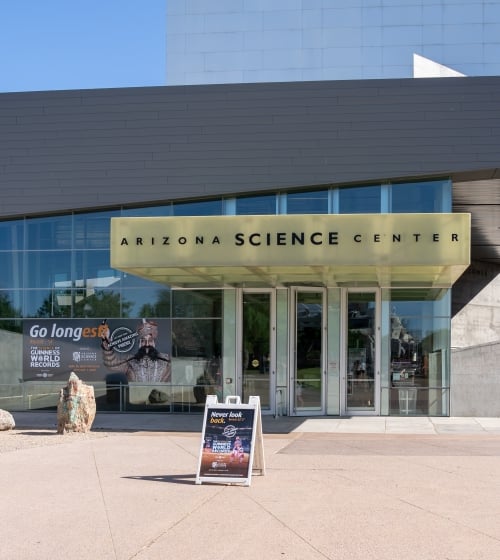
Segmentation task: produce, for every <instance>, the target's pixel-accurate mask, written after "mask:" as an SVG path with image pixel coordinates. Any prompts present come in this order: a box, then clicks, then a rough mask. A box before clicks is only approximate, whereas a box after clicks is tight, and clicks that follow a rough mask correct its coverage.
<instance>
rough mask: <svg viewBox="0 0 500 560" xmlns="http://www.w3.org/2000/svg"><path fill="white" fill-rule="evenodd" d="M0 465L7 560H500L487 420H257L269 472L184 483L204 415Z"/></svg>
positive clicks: (99, 427)
mask: <svg viewBox="0 0 500 560" xmlns="http://www.w3.org/2000/svg"><path fill="white" fill-rule="evenodd" d="M14 417H15V419H16V423H17V426H16V430H14V432H13V433H10V434H9V435H7V434H6V433H5V432H0V437H16V432H17V433H19V434H21V433H27V434H31V435H35V437H36V434H38V433H40V434H43V435H44V437H48V436H47V434H49V437H50V438H51V437H53V438H54V441H55V442H56V443H55V444H53V445H50V446H39V447H33V448H29V449H22V450H18V451H13V452H6V453H3V454H0V493H1V496H2V499H1V501H0V527H1V528H2V529H1V531H2V548H1V553H0V557H1V558H2V559H3V558H5V559H6V560H59V559H61V560H62V559H67V558H71V559H72V560H89V559H93V560H94V559H95V560H108V559H110V560H165V559H186V560H190V559H197V560H198V559H200V560H226V559H227V560H234V559H236V558H237V559H238V560H247V559H248V560H250V559H266V560H277V559H286V560H290V559H294V560H295V559H296V560H299V559H300V560H325V559H329V560H334V559H335V560H354V559H355V560H358V559H359V560H365V559H370V560H389V559H393V558H394V559H396V558H405V560H447V559H453V560H481V559H484V560H492V559H494V558H500V523H499V519H500V500H499V499H498V496H499V495H500V419H484V418H440V419H436V418H390V419H389V418H380V417H378V418H366V417H365V418H359V417H357V418H345V419H344V418H342V419H339V418H328V419H326V418H315V419H312V418H302V419H301V418H287V417H284V418H283V417H282V418H277V419H274V418H272V417H266V416H264V417H263V429H264V452H265V461H266V473H265V475H263V476H253V478H252V484H251V486H250V487H242V486H238V485H224V484H202V485H196V484H195V476H196V468H197V461H198V456H199V450H200V432H201V423H202V416H201V415H196V416H194V415H191V416H182V415H178V416H177V415H149V414H148V415H137V414H136V415H120V414H109V413H108V414H98V415H97V417H96V420H95V422H94V425H93V430H92V433H91V434H90V435H89V434H68V435H65V436H60V435H56V434H55V413H14Z"/></svg>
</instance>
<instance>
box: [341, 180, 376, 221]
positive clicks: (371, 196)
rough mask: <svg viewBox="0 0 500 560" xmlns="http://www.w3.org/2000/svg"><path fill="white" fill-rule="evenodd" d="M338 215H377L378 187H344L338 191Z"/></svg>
mask: <svg viewBox="0 0 500 560" xmlns="http://www.w3.org/2000/svg"><path fill="white" fill-rule="evenodd" d="M338 195H339V213H340V214H370V213H375V214H378V213H379V212H380V204H381V203H380V200H381V187H380V185H375V186H367V187H344V188H341V189H339V191H338Z"/></svg>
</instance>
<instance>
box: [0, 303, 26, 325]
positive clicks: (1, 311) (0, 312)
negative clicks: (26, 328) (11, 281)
mask: <svg viewBox="0 0 500 560" xmlns="http://www.w3.org/2000/svg"><path fill="white" fill-rule="evenodd" d="M20 316H21V311H20V310H19V309H16V308H15V307H14V306H13V305H12V302H11V301H10V298H9V296H8V295H6V294H0V317H10V318H12V319H14V318H17V317H20ZM0 328H1V329H5V330H7V331H12V332H21V331H22V329H21V325H14V324H13V322H12V321H8V320H7V319H5V320H0Z"/></svg>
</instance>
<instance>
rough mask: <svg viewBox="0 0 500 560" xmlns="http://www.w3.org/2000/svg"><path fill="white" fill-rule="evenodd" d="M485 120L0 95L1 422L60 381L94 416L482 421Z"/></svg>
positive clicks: (364, 92)
mask: <svg viewBox="0 0 500 560" xmlns="http://www.w3.org/2000/svg"><path fill="white" fill-rule="evenodd" d="M499 97H500V79H499V78H496V77H482V78H479V77H478V78H450V79H448V78H447V79H440V80H434V79H423V80H412V79H408V80H399V79H397V80H369V81H367V80H359V81H357V80H354V81H351V80H342V81H333V82H327V81H321V82H308V83H283V84H281V83H274V84H273V83H271V84H237V85H236V84H235V85H232V84H227V85H213V86H210V85H205V86H179V87H153V88H125V89H116V90H113V89H111V90H78V91H64V92H32V93H30V92H28V93H12V94H10V93H9V94H2V95H0V118H1V119H2V123H3V126H2V128H1V132H0V145H1V147H2V148H1V158H2V159H1V166H0V185H1V192H2V199H1V201H0V218H1V221H0V230H1V232H2V235H1V236H0V251H1V252H2V263H3V266H2V267H1V271H0V303H1V309H2V312H1V317H2V319H1V330H0V347H1V348H2V355H3V361H2V364H1V366H0V388H1V391H0V398H1V399H2V400H1V402H2V403H3V404H2V405H1V407H2V408H10V409H39V408H46V407H53V406H55V403H56V402H57V396H58V393H59V389H60V387H61V384H62V383H63V382H65V381H66V380H67V378H68V376H69V373H70V372H71V371H74V372H76V373H77V375H79V376H80V377H81V378H82V379H84V380H85V381H87V382H90V383H92V384H93V385H94V386H95V389H96V395H97V402H98V410H99V409H101V410H122V411H135V410H140V411H144V410H153V411H158V410H162V411H166V412H181V411H188V412H193V411H196V410H200V409H202V407H203V403H204V400H205V397H206V395H207V394H217V395H218V396H219V397H220V398H224V397H226V396H228V395H233V394H236V395H240V396H241V397H242V398H243V399H244V400H246V399H247V398H248V396H250V395H259V396H260V399H261V403H262V407H263V410H264V412H266V413H269V414H289V415H306V414H307V415H312V414H318V415H344V414H368V415H408V414H413V415H415V414H421V415H444V416H447V415H450V414H453V415H468V414H476V415H481V416H489V415H498V414H499V413H500V409H499V408H498V407H499V405H498V402H500V399H499V398H498V397H500V381H499V380H498V373H497V372H498V369H497V366H496V363H498V351H499V350H498V349H499V338H500V337H499V334H498V333H499V330H498V327H499V324H498V323H499V322H500V320H499V319H498V313H497V309H498V302H497V299H498V295H497V294H498V290H497V289H496V288H497V285H498V281H497V277H498V267H499V263H500V260H499V259H500V253H499V249H498V247H499V246H500V242H499V233H498V231H499V230H498V226H497V224H498V223H500V222H499V220H498V212H499V201H498V192H499V189H498V187H499V181H500V175H499V171H498V146H499V145H500V109H499V104H498V100H499ZM151 341H153V344H151ZM151 347H153V350H152V349H151ZM146 349H147V350H146ZM145 354H146V355H145ZM471 364H474V367H473V368H472V367H471ZM478 369H480V371H478Z"/></svg>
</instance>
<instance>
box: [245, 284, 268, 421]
mask: <svg viewBox="0 0 500 560" xmlns="http://www.w3.org/2000/svg"><path fill="white" fill-rule="evenodd" d="M272 303H273V292H272V291H255V292H250V291H243V298H242V322H241V324H242V333H241V371H242V391H241V392H242V402H244V403H246V402H248V397H250V396H258V397H260V405H261V408H262V410H263V411H264V412H265V411H266V410H267V411H272V410H273V409H274V394H275V383H276V381H275V368H274V361H275V360H274V344H273V343H272V338H271V337H272V333H273V330H274V329H273V325H274V312H273V308H274V306H273V304H272Z"/></svg>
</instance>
